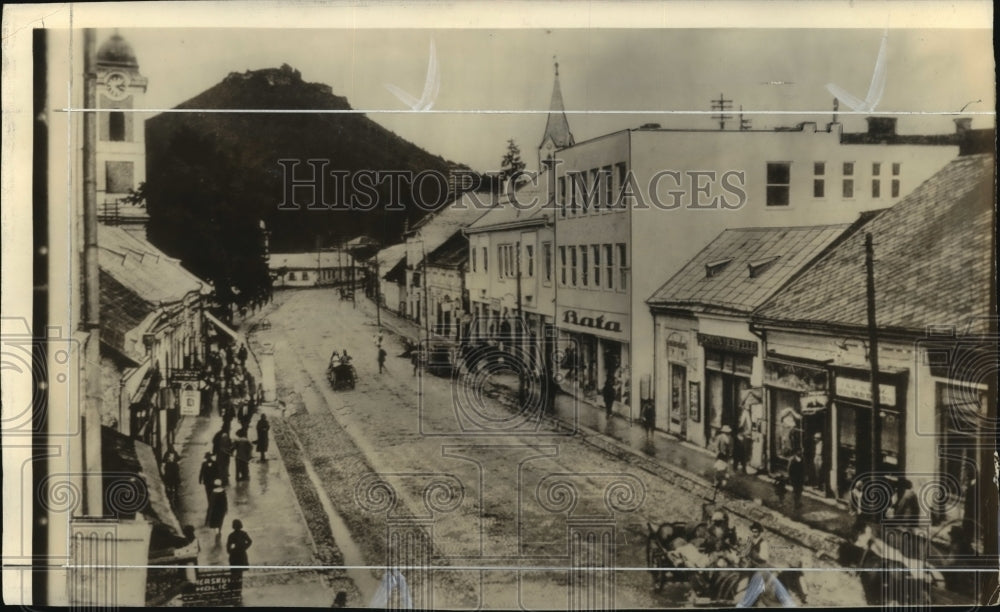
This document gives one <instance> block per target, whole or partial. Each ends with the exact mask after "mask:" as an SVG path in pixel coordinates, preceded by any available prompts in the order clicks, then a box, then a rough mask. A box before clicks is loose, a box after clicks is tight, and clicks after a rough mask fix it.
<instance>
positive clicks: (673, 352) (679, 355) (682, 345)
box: [667, 332, 688, 362]
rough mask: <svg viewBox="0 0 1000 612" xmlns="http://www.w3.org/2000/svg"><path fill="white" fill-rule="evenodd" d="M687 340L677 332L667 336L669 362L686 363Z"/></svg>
mask: <svg viewBox="0 0 1000 612" xmlns="http://www.w3.org/2000/svg"><path fill="white" fill-rule="evenodd" d="M687 350H688V345H687V340H686V339H685V338H684V336H682V335H681V334H679V333H678V332H673V333H671V334H670V335H669V336H667V359H668V360H670V361H680V362H686V361H687V356H688V353H687Z"/></svg>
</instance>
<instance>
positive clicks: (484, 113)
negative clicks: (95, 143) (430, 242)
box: [98, 24, 996, 171]
mask: <svg viewBox="0 0 1000 612" xmlns="http://www.w3.org/2000/svg"><path fill="white" fill-rule="evenodd" d="M984 25H985V26H987V27H988V26H989V24H984ZM112 32H113V30H110V29H101V30H99V31H98V45H100V44H101V43H102V42H103V41H104V40H106V39H107V38H108V37H109V36H110V35H111V34H112ZM119 33H120V34H121V35H122V36H124V37H125V39H126V40H127V41H128V42H129V43H130V44H131V45H132V47H133V49H134V50H135V53H136V56H137V59H138V62H139V68H140V71H141V72H142V74H143V75H145V76H146V77H148V79H149V85H148V89H147V94H146V100H145V107H146V108H149V109H169V108H172V107H173V106H175V105H177V104H179V103H181V102H183V101H185V100H188V99H190V98H192V97H194V96H196V95H197V94H199V93H201V92H202V91H204V90H206V89H208V88H210V87H212V86H213V85H215V84H216V83H218V82H219V81H221V80H222V79H223V78H225V76H226V75H227V74H229V73H230V72H243V71H246V70H257V69H261V68H269V67H278V66H280V65H282V64H289V65H290V66H292V67H293V68H295V69H297V70H299V71H300V72H301V73H302V78H303V79H304V80H306V81H309V82H318V83H324V84H327V85H329V86H330V87H331V88H332V89H333V92H334V93H335V94H337V95H340V96H344V97H346V98H347V99H348V101H349V102H350V104H351V106H352V107H353V108H354V109H357V110H362V111H367V112H368V116H369V117H370V118H371V119H373V120H375V121H377V122H379V123H380V124H382V125H384V126H385V127H387V128H388V129H390V130H392V131H394V132H395V133H397V134H399V135H400V136H402V137H403V138H406V139H407V140H410V141H411V142H414V143H415V144H417V145H419V146H421V147H422V148H424V149H426V150H427V151H429V152H431V153H434V154H438V155H441V156H443V157H445V158H446V159H450V160H452V161H456V162H460V163H465V164H468V165H470V166H471V167H473V168H474V169H476V170H479V171H492V170H497V169H498V166H499V161H500V158H501V156H502V154H503V152H504V150H505V146H506V141H507V139H509V138H513V139H514V140H515V141H516V142H517V143H518V144H519V146H520V147H521V151H522V157H523V158H524V159H525V161H526V162H527V163H528V168H529V169H534V167H535V166H536V150H537V147H538V145H539V144H540V141H541V136H542V133H543V131H544V127H545V118H546V115H545V113H546V112H547V111H548V108H549V102H550V98H551V95H552V85H553V72H554V66H553V61H554V57H557V58H558V62H559V78H560V82H561V88H562V95H563V100H564V102H565V105H566V109H567V111H569V114H568V117H569V123H570V128H571V130H572V132H573V135H574V136H575V138H576V140H577V141H578V142H579V141H583V140H586V139H589V138H593V137H596V136H600V135H602V134H606V133H609V132H613V131H617V130H621V129H626V128H630V127H638V126H639V125H642V124H644V123H651V122H655V123H660V124H661V125H662V126H663V127H678V128H702V129H711V128H715V127H717V126H718V123H717V122H716V121H714V120H712V119H711V118H710V117H709V116H708V115H696V114H690V113H687V114H686V113H685V111H702V112H705V111H711V100H712V99H714V98H718V97H719V95H720V94H724V96H725V98H726V99H730V100H733V106H734V109H738V107H739V106H740V105H742V106H743V108H744V113H745V116H746V118H748V119H750V120H751V125H752V127H753V128H755V129H764V128H771V127H774V126H778V125H783V126H787V125H793V124H795V123H797V122H799V121H804V120H813V121H817V122H818V123H819V124H820V125H823V124H825V123H826V122H827V121H829V120H830V114H831V112H832V104H833V94H831V93H830V92H829V91H828V90H827V88H826V84H827V83H835V84H837V85H839V86H840V87H842V88H843V89H846V90H847V91H849V92H850V93H853V94H854V95H856V96H857V97H859V98H864V97H865V95H866V93H867V92H868V88H869V84H870V82H871V80H872V75H873V70H874V67H875V63H876V58H877V57H878V54H879V46H880V43H881V38H882V34H883V30H882V29H881V27H877V28H871V29H781V30H777V29H734V28H718V29H634V28H632V29H598V28H587V29H545V28H533V29H498V30H488V29H454V28H451V29H439V30H434V29H392V30H374V29H328V30H323V29H236V28H233V29H214V28H179V29H175V28H160V29H155V28H141V29H121V30H119ZM432 43H433V45H434V47H435V49H436V58H437V63H438V73H439V75H440V89H439V91H438V94H437V96H436V97H434V99H433V105H432V107H431V110H432V111H434V112H431V113H422V114H418V113H413V112H408V113H405V112H399V111H404V110H407V109H408V107H407V106H406V105H405V104H404V103H403V102H402V101H401V100H400V99H399V98H397V97H396V96H395V95H394V94H393V93H392V92H391V91H390V90H389V88H387V87H386V85H387V84H388V85H392V86H395V87H398V88H400V89H402V90H404V91H406V92H409V93H411V94H412V95H413V96H414V97H418V98H419V97H420V95H421V93H422V91H423V89H424V82H425V79H426V75H427V71H428V59H429V55H430V47H431V44H432ZM885 74H886V86H885V91H884V95H883V96H882V98H881V100H880V101H879V103H878V105H877V106H876V108H875V113H874V114H879V115H888V114H892V113H920V114H917V115H910V114H903V115H900V119H899V122H898V130H899V131H900V132H901V133H943V132H951V131H953V130H954V124H953V123H952V120H953V119H954V118H955V117H957V116H958V115H956V114H947V115H940V114H938V115H927V114H926V113H957V112H958V111H959V110H960V109H962V107H963V106H966V105H967V107H966V113H965V114H966V115H968V114H969V113H970V112H981V113H983V112H989V111H992V109H994V108H995V106H996V104H995V98H994V91H995V81H994V66H993V44H992V32H991V31H990V30H989V29H982V30H969V29H937V30H930V29H906V30H902V29H889V31H888V46H887V53H886V72H885ZM977 100H981V102H976V101H977ZM841 110H842V111H847V110H849V108H848V107H847V106H846V105H845V104H841ZM470 111H480V112H470ZM643 111H649V112H643ZM754 111H764V112H765V113H769V114H754ZM786 112H787V114H781V113H786ZM810 112H811V113H818V114H817V115H813V116H808V115H801V114H794V113H810ZM773 113H779V114H773ZM863 117H864V115H858V116H847V115H843V114H842V115H841V121H842V122H843V123H844V124H845V129H846V130H848V131H862V130H864V129H865V122H864V118H863ZM994 121H995V118H994V116H992V115H981V116H975V117H974V120H973V127H990V126H992V125H993V124H994ZM735 126H736V122H735V119H734V120H732V121H731V122H730V123H729V125H728V126H727V129H730V128H732V127H735Z"/></svg>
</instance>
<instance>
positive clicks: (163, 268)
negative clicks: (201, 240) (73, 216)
mask: <svg viewBox="0 0 1000 612" xmlns="http://www.w3.org/2000/svg"><path fill="white" fill-rule="evenodd" d="M97 244H98V246H99V249H98V250H99V255H98V261H99V263H100V268H101V270H103V271H104V272H106V273H107V274H109V275H111V276H112V277H114V279H115V280H117V281H118V282H119V283H121V284H122V285H123V286H124V287H126V288H128V289H129V290H131V291H133V292H134V293H135V294H136V295H137V296H140V297H141V298H142V299H144V300H146V301H149V302H151V303H154V304H156V303H159V302H163V303H170V302H177V301H180V300H182V299H183V298H184V296H185V295H187V294H188V293H189V292H191V291H196V292H197V291H202V292H206V293H207V292H208V291H210V289H209V287H208V283H204V282H202V281H201V279H199V278H198V277H197V276H195V275H194V274H191V273H190V272H188V271H187V270H185V269H184V268H183V267H181V265H180V262H178V261H177V260H176V259H172V258H170V257H167V256H166V254H164V253H163V252H162V251H160V250H159V249H157V248H156V247H154V246H153V245H152V244H150V243H149V242H147V241H145V240H143V239H142V238H139V237H138V236H136V235H135V234H133V233H130V232H128V231H126V230H124V229H122V228H121V227H113V226H107V225H101V226H99V229H98V234H97Z"/></svg>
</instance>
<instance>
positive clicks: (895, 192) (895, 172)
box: [892, 163, 900, 198]
mask: <svg viewBox="0 0 1000 612" xmlns="http://www.w3.org/2000/svg"><path fill="white" fill-rule="evenodd" d="M899 171H900V165H899V164H898V163H896V164H893V165H892V197H894V198H898V197H899Z"/></svg>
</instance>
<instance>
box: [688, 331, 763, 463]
mask: <svg viewBox="0 0 1000 612" xmlns="http://www.w3.org/2000/svg"><path fill="white" fill-rule="evenodd" d="M698 344H700V345H701V346H702V347H704V349H705V421H704V428H705V431H704V433H705V441H706V446H707V445H709V444H711V442H712V440H714V439H715V436H716V435H717V434H718V433H719V431H720V430H721V429H722V427H724V426H726V425H728V426H729V428H730V429H731V430H732V431H734V432H735V431H737V429H738V427H739V417H740V415H741V412H742V407H743V406H744V405H746V403H747V399H748V397H750V391H751V389H752V386H751V384H750V376H751V374H752V373H753V360H754V358H755V357H756V356H757V346H758V345H757V342H755V341H753V340H741V339H737V338H728V337H725V336H713V335H711V334H702V333H699V334H698Z"/></svg>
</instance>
